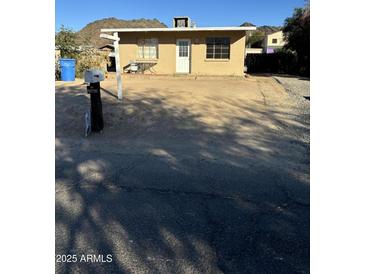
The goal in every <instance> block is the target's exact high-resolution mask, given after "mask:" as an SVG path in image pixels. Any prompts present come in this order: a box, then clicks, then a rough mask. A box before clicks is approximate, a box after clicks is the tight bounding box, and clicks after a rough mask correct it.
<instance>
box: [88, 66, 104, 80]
mask: <svg viewBox="0 0 365 274" xmlns="http://www.w3.org/2000/svg"><path fill="white" fill-rule="evenodd" d="M84 79H85V82H86V83H97V82H100V81H103V80H104V73H103V72H102V71H101V70H97V69H88V70H85V74H84Z"/></svg>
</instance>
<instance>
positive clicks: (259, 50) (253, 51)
mask: <svg viewBox="0 0 365 274" xmlns="http://www.w3.org/2000/svg"><path fill="white" fill-rule="evenodd" d="M262 52H263V49H262V48H246V52H245V56H246V55H247V54H261V53H262Z"/></svg>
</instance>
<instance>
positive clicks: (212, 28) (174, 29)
mask: <svg viewBox="0 0 365 274" xmlns="http://www.w3.org/2000/svg"><path fill="white" fill-rule="evenodd" d="M222 30H223V31H229V30H256V27H200V28H119V29H118V28H115V29H113V28H111V29H101V30H100V31H101V32H156V31H166V32H169V31H170V32H173V31H177V32H180V31H222Z"/></svg>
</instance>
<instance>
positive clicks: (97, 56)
mask: <svg viewBox="0 0 365 274" xmlns="http://www.w3.org/2000/svg"><path fill="white" fill-rule="evenodd" d="M107 64H109V58H108V52H104V51H100V50H97V49H95V48H86V49H83V50H81V51H80V52H79V53H78V54H77V56H76V77H77V78H83V77H84V72H85V70H87V69H99V70H102V71H103V72H104V73H105V72H106V65H107Z"/></svg>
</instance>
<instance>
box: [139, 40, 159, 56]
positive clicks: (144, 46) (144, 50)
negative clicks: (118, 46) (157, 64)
mask: <svg viewBox="0 0 365 274" xmlns="http://www.w3.org/2000/svg"><path fill="white" fill-rule="evenodd" d="M138 58H142V59H156V58H158V40H157V39H156V38H152V39H139V40H138Z"/></svg>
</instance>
